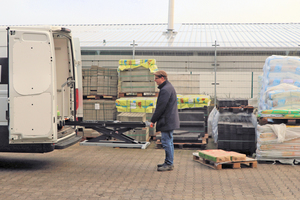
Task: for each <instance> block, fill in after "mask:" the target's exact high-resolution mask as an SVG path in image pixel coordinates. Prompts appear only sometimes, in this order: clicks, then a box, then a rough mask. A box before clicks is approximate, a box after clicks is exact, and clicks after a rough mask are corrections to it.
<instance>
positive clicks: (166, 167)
mask: <svg viewBox="0 0 300 200" xmlns="http://www.w3.org/2000/svg"><path fill="white" fill-rule="evenodd" d="M173 169H174V165H167V164H164V165H163V166H161V167H158V168H157V171H171V170H173Z"/></svg>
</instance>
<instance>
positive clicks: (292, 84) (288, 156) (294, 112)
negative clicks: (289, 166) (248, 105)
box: [256, 56, 300, 162]
mask: <svg viewBox="0 0 300 200" xmlns="http://www.w3.org/2000/svg"><path fill="white" fill-rule="evenodd" d="M260 85H261V93H260V99H259V112H258V117H259V118H260V119H266V120H265V123H267V124H266V125H261V126H258V131H257V138H258V140H257V152H256V153H257V158H258V159H260V160H279V161H281V162H293V161H294V160H297V159H299V158H300V148H298V147H300V143H299V142H300V134H297V133H298V132H299V126H297V124H296V125H295V126H288V125H286V122H287V121H288V120H297V121H298V119H299V118H300V88H299V87H300V58H299V57H290V56H270V57H268V58H267V59H266V61H265V64H264V67H263V76H262V79H261V83H260ZM280 123H281V124H280Z"/></svg>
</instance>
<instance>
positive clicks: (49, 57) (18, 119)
mask: <svg viewBox="0 0 300 200" xmlns="http://www.w3.org/2000/svg"><path fill="white" fill-rule="evenodd" d="M8 43H9V45H8V47H9V51H8V52H9V56H8V57H9V61H8V62H9V84H8V87H9V94H8V97H9V100H8V102H9V139H10V143H51V142H55V141H56V135H57V130H56V106H55V105H56V99H55V98H54V91H55V88H56V85H55V60H54V59H55V56H54V55H53V54H54V42H53V36H52V32H51V30H50V28H47V27H35V28H34V27H29V28H28V27H10V28H9V29H8ZM55 92H56V91H55Z"/></svg>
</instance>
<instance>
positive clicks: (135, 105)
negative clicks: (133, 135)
mask: <svg viewBox="0 0 300 200" xmlns="http://www.w3.org/2000/svg"><path fill="white" fill-rule="evenodd" d="M156 100H157V98H156V97H130V98H119V99H117V100H116V107H117V110H118V112H140V113H153V111H154V109H155V107H156Z"/></svg>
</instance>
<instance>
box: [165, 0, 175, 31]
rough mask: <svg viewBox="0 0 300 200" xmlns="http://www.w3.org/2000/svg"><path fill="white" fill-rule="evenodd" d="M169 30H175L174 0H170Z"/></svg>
mask: <svg viewBox="0 0 300 200" xmlns="http://www.w3.org/2000/svg"><path fill="white" fill-rule="evenodd" d="M167 30H168V32H172V31H173V30H174V0H169V20H168V29H167Z"/></svg>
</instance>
